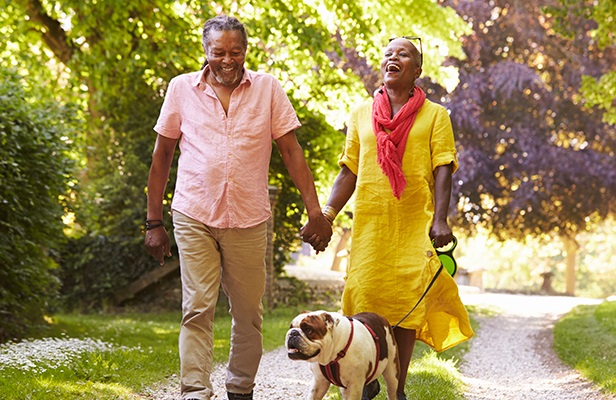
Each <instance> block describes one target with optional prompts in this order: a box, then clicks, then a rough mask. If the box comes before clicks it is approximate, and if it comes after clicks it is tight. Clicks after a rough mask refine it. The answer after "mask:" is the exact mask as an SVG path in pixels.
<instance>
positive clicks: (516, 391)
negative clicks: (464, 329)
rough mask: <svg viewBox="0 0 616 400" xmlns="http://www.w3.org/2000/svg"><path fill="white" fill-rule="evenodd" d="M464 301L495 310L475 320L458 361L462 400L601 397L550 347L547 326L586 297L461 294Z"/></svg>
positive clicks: (588, 399) (602, 398)
mask: <svg viewBox="0 0 616 400" xmlns="http://www.w3.org/2000/svg"><path fill="white" fill-rule="evenodd" d="M462 298H463V301H464V303H465V304H469V305H470V304H477V305H490V306H493V307H495V308H496V309H497V310H498V311H500V313H499V314H498V315H497V316H494V317H491V318H483V319H482V320H480V329H479V331H478V332H477V333H476V337H475V338H474V339H473V345H472V347H471V349H470V351H469V352H468V353H467V354H466V355H465V356H464V359H465V362H464V363H463V364H462V365H461V368H460V371H461V372H462V375H463V379H464V381H465V383H466V384H467V385H468V387H467V393H466V397H467V399H468V400H488V399H490V400H491V399H512V400H554V399H558V400H574V399H585V400H607V399H614V398H616V397H608V396H605V395H602V394H601V392H600V391H599V390H598V389H596V388H595V387H593V385H592V384H591V383H589V382H588V381H587V380H585V379H583V378H582V377H581V376H580V375H579V374H578V373H577V372H576V371H574V370H571V369H570V368H568V367H567V366H565V365H564V364H563V363H562V362H561V361H560V360H559V359H558V357H557V356H556V355H555V353H554V352H553V350H552V340H553V336H552V328H553V325H554V323H555V322H556V321H557V320H558V319H559V318H560V317H561V316H562V315H563V314H565V313H566V312H568V311H569V310H571V308H573V307H574V306H576V305H579V304H596V303H598V301H596V300H592V299H581V298H575V297H559V296H522V295H506V294H488V293H486V294H474V295H473V294H463V295H462Z"/></svg>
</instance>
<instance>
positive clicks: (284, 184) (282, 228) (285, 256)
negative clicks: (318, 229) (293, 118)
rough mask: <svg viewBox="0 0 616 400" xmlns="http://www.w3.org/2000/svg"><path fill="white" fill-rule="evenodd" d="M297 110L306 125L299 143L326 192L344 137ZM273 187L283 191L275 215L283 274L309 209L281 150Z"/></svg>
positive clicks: (303, 110)
mask: <svg viewBox="0 0 616 400" xmlns="http://www.w3.org/2000/svg"><path fill="white" fill-rule="evenodd" d="M295 109H296V110H297V113H298V116H299V118H300V121H301V123H302V125H303V126H302V127H301V128H299V129H298V130H297V132H296V134H297V139H298V141H299V142H300V144H301V146H302V148H303V150H304V154H305V157H306V160H307V162H308V166H309V167H310V169H311V171H312V173H313V175H314V176H315V177H318V179H317V183H316V186H317V190H319V189H321V192H325V191H326V189H327V187H328V186H327V185H329V184H331V183H332V182H333V181H334V178H335V174H336V173H337V171H338V155H339V154H340V151H341V150H342V146H343V145H344V140H345V137H344V134H342V133H341V132H339V131H336V130H334V129H333V128H332V127H331V126H330V125H328V124H327V123H326V122H325V121H324V120H323V118H321V117H319V116H318V115H315V114H314V113H312V112H311V111H310V110H308V109H307V108H306V107H302V106H301V105H299V104H297V103H296V104H295ZM274 147H275V146H274ZM319 182H320V183H321V184H320V185H319ZM269 183H270V185H273V186H275V187H277V188H279V189H280V194H279V195H278V199H277V204H276V207H275V209H274V212H273V215H274V233H275V236H274V249H275V251H274V267H275V269H276V271H277V272H278V273H280V272H281V271H282V268H283V267H284V265H286V264H287V262H288V261H289V260H290V251H296V250H298V244H299V241H298V235H299V229H300V228H301V226H302V225H303V223H305V222H306V221H305V219H303V218H305V214H304V211H305V208H304V203H303V202H302V198H301V195H300V193H299V191H298V190H297V188H296V187H295V185H294V184H293V181H292V180H291V178H290V176H289V174H288V173H287V171H286V168H285V166H284V163H283V161H282V157H281V156H280V152H278V149H277V148H274V149H273V151H272V161H271V164H270V181H269ZM323 186H325V187H323Z"/></svg>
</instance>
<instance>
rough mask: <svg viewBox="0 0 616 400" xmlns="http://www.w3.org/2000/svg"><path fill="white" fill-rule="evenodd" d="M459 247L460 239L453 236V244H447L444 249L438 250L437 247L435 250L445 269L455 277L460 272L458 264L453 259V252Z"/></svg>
mask: <svg viewBox="0 0 616 400" xmlns="http://www.w3.org/2000/svg"><path fill="white" fill-rule="evenodd" d="M457 245H458V239H457V238H456V237H455V236H453V241H452V242H450V243H448V244H446V245H445V246H443V247H439V248H438V249H437V248H436V247H435V248H434V250H436V255H437V256H438V259H439V260H440V261H441V264H442V265H443V266H444V267H445V269H446V270H447V273H448V274H449V275H451V276H454V275H455V274H456V272H457V271H458V263H457V262H456V259H455V258H454V257H453V251H454V249H455V248H456V246H457ZM432 246H434V241H433V242H432ZM439 249H444V250H439Z"/></svg>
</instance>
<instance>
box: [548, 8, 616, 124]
mask: <svg viewBox="0 0 616 400" xmlns="http://www.w3.org/2000/svg"><path fill="white" fill-rule="evenodd" d="M558 2H559V4H558V5H554V6H549V7H546V8H545V10H546V12H547V13H548V14H551V15H553V16H554V30H555V31H556V32H557V33H559V34H560V35H563V36H564V37H566V38H569V39H572V40H575V37H576V35H577V33H578V28H579V27H580V26H584V27H585V28H587V29H589V34H590V40H589V42H588V44H589V46H591V47H596V48H597V49H598V50H599V51H600V52H605V53H606V54H607V56H608V58H609V57H611V58H613V52H614V51H616V36H615V35H614V32H615V31H616V19H615V18H614V16H615V15H616V2H614V1H609V0H608V1H574V0H558ZM610 53H611V54H612V55H610ZM580 93H581V94H582V95H583V96H584V98H585V100H586V104H587V105H588V106H589V107H593V106H596V107H598V108H600V109H603V110H604V111H605V113H604V114H603V120H604V121H605V122H607V123H609V124H612V125H616V71H613V70H608V71H589V72H586V73H585V74H584V75H583V76H582V85H581V87H580Z"/></svg>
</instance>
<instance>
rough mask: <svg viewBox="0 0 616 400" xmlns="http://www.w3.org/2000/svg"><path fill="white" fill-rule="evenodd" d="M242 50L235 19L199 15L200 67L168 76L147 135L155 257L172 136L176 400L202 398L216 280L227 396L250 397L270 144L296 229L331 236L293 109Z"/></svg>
mask: <svg viewBox="0 0 616 400" xmlns="http://www.w3.org/2000/svg"><path fill="white" fill-rule="evenodd" d="M247 46H248V41H247V37H246V31H245V29H244V26H243V25H242V24H241V23H240V22H239V21H238V20H237V19H235V18H232V17H228V16H218V17H215V18H212V19H210V20H208V21H207V22H206V23H205V26H204V28H203V48H204V51H205V55H206V59H207V61H206V65H205V67H204V68H203V69H202V70H201V71H198V72H193V73H188V74H184V75H180V76H178V77H175V78H174V79H172V80H171V82H170V83H169V87H168V90H167V94H166V97H165V101H164V103H163V106H162V109H161V113H160V116H159V119H158V122H157V124H156V126H155V127H154V130H155V131H156V132H157V133H158V137H157V140H156V145H155V148H154V152H153V156H152V165H151V168H150V175H149V178H148V214H147V219H148V221H147V223H146V229H147V230H146V239H145V242H146V247H147V249H148V252H149V253H150V254H151V255H152V256H153V257H155V258H156V259H157V260H158V261H159V262H160V263H161V264H162V263H163V262H164V257H165V255H169V237H168V235H167V232H166V231H165V229H164V226H163V225H162V218H163V216H162V202H163V194H164V188H165V185H166V182H167V180H168V177H169V171H170V167H171V163H172V160H173V154H174V150H175V146H176V143H179V147H180V152H181V154H180V158H179V161H178V175H177V184H176V189H175V193H174V197H173V205H172V211H173V224H174V233H175V238H176V243H177V245H178V249H179V254H180V268H181V276H182V312H183V318H182V325H181V329H180V340H179V348H180V364H181V365H180V369H181V378H180V386H181V388H180V389H181V393H182V399H210V398H211V397H212V396H213V395H214V393H213V391H212V384H211V382H210V373H211V369H212V349H213V330H212V328H213V321H214V311H215V306H216V300H217V298H218V288H219V284H222V288H223V290H224V292H225V294H226V295H227V297H228V298H229V304H230V313H231V316H232V319H233V325H232V333H231V352H230V356H229V364H228V367H227V377H226V388H227V394H228V398H229V400H234V399H242V400H243V399H252V393H253V388H254V386H255V383H254V379H255V375H256V373H257V369H258V366H259V361H260V359H261V354H262V337H261V322H262V303H261V299H262V296H263V294H264V291H265V251H266V220H267V219H268V218H269V216H270V204H269V196H268V186H267V183H268V169H269V161H270V154H271V146H272V139H273V140H275V141H276V144H277V146H278V149H279V151H280V153H281V155H282V158H283V161H284V163H285V166H286V168H287V170H288V172H289V174H290V176H291V178H292V180H293V182H294V183H295V185H296V186H297V187H298V189H299V190H300V192H301V194H302V199H303V200H304V204H305V206H306V209H307V212H308V223H307V224H306V226H305V227H303V228H302V234H303V235H309V236H319V237H320V238H323V239H322V240H321V242H320V244H317V245H316V247H315V248H316V249H317V250H321V251H322V250H324V249H325V247H326V246H327V243H328V242H329V239H330V238H331V233H332V231H331V226H330V224H329V222H328V221H327V220H326V219H325V218H324V217H323V215H322V213H321V208H320V205H319V201H318V198H317V194H316V190H315V187H314V182H313V178H312V174H311V172H310V169H309V168H308V165H307V163H306V160H305V158H304V155H303V151H302V149H301V147H300V145H299V143H298V142H297V139H296V137H295V133H294V130H295V129H296V128H298V127H299V126H300V123H299V121H298V119H297V115H296V113H295V111H294V110H293V107H292V106H291V103H290V101H289V99H288V97H287V96H286V94H285V93H284V91H283V89H282V87H281V85H280V83H279V82H278V81H276V79H275V78H273V77H272V76H270V75H268V74H263V73H257V72H253V71H250V70H248V69H246V68H245V67H244V60H245V57H246V51H247ZM321 235H322V236H321Z"/></svg>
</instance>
